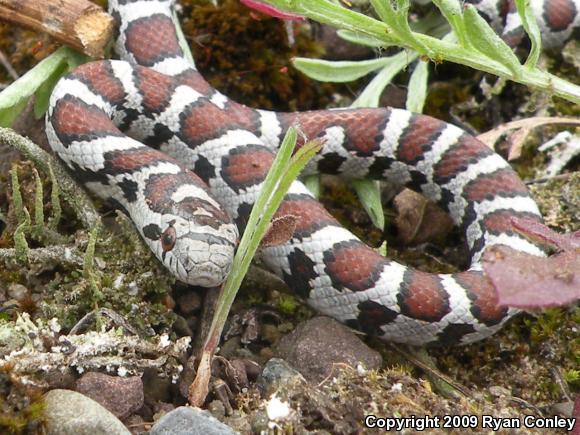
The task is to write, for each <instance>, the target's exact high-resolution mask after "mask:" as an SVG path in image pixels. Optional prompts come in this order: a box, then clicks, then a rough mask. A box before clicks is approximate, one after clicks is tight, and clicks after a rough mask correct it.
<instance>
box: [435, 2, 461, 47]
mask: <svg viewBox="0 0 580 435" xmlns="http://www.w3.org/2000/svg"><path fill="white" fill-rule="evenodd" d="M433 3H434V4H435V6H437V7H438V8H439V10H440V11H441V13H442V14H443V16H444V17H445V19H446V20H447V22H448V23H449V25H450V26H451V28H452V29H453V31H454V32H455V35H456V36H457V40H458V41H459V43H460V44H461V45H462V46H464V47H465V46H467V45H468V44H467V41H468V39H469V35H467V31H466V29H465V22H464V20H463V12H462V9H463V8H462V4H460V3H459V1H457V0H433Z"/></svg>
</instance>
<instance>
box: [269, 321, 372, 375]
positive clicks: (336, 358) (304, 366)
mask: <svg viewBox="0 0 580 435" xmlns="http://www.w3.org/2000/svg"><path fill="white" fill-rule="evenodd" d="M276 353H277V355H278V356H279V357H281V358H283V359H285V360H286V361H287V362H288V363H289V364H290V365H291V366H292V367H294V368H295V369H297V370H298V371H299V372H300V373H302V375H303V376H304V377H305V378H306V379H307V380H308V381H311V382H321V381H322V380H324V379H325V378H326V377H327V376H329V375H330V373H331V371H332V367H333V365H334V364H348V365H350V366H352V367H356V366H357V365H358V364H362V365H363V366H364V367H365V368H367V369H378V368H379V367H381V365H382V362H383V359H382V357H381V355H380V354H379V353H378V352H377V351H374V350H372V349H371V348H370V347H368V346H367V345H366V344H365V343H363V342H362V341H361V340H360V339H359V338H358V337H357V336H356V335H354V334H353V333H352V332H351V331H349V330H348V329H347V328H346V327H345V326H343V325H341V324H340V323H338V322H337V321H336V320H334V319H331V318H329V317H315V318H314V319H311V320H308V321H306V322H304V323H302V324H300V325H298V327H297V328H296V329H295V330H294V331H293V332H291V333H290V334H288V335H286V336H284V337H282V339H281V340H280V341H279V343H278V347H277V349H276Z"/></svg>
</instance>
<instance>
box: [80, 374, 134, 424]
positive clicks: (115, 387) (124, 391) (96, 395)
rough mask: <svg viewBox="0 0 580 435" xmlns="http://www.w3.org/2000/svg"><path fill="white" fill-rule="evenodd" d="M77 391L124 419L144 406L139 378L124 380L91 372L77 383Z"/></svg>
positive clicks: (132, 377)
mask: <svg viewBox="0 0 580 435" xmlns="http://www.w3.org/2000/svg"><path fill="white" fill-rule="evenodd" d="M76 390H77V391H78V392H79V393H82V394H84V395H85V396H87V397H90V398H91V399H93V400H95V401H97V402H99V403H100V404H101V405H103V406H104V407H105V408H107V409H108V410H109V411H111V412H112V413H113V414H115V415H116V416H117V417H118V418H120V419H124V418H127V417H128V416H129V415H131V414H132V413H134V412H135V411H137V410H138V409H139V408H141V407H142V406H143V397H144V395H143V382H141V378H140V377H139V376H131V377H126V378H122V377H119V376H109V375H105V374H103V373H97V372H90V373H87V374H85V375H84V376H83V377H82V378H80V379H79V380H78V381H77V384H76Z"/></svg>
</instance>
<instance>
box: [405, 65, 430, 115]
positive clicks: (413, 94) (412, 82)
mask: <svg viewBox="0 0 580 435" xmlns="http://www.w3.org/2000/svg"><path fill="white" fill-rule="evenodd" d="M428 79H429V64H428V63H427V62H425V61H423V60H420V61H419V62H417V65H416V66H415V69H414V70H413V73H412V74H411V78H410V79H409V88H408V90H407V102H406V105H405V107H406V108H407V110H410V111H411V112H416V113H421V112H423V106H424V105H425V99H426V98H427V80H428Z"/></svg>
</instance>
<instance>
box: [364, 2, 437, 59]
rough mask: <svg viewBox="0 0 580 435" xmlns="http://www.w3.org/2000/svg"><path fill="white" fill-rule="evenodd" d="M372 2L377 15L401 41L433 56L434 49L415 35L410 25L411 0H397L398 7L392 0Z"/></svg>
mask: <svg viewBox="0 0 580 435" xmlns="http://www.w3.org/2000/svg"><path fill="white" fill-rule="evenodd" d="M370 2H371V4H372V6H373V8H374V9H375V11H376V13H377V15H378V16H379V17H380V18H381V20H383V22H384V23H385V24H387V25H388V26H389V29H390V32H391V33H393V34H394V35H396V36H397V37H398V38H400V39H401V41H405V45H407V46H409V47H411V48H413V49H414V50H416V51H418V52H419V53H421V54H424V55H426V56H429V57H432V55H433V53H432V50H431V49H430V48H429V47H428V46H426V45H425V44H423V43H422V42H421V41H419V40H418V39H417V38H416V37H415V34H414V32H413V31H412V30H411V27H410V26H409V7H410V3H409V0H396V5H397V7H396V9H395V7H394V5H393V2H392V1H391V0H370Z"/></svg>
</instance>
